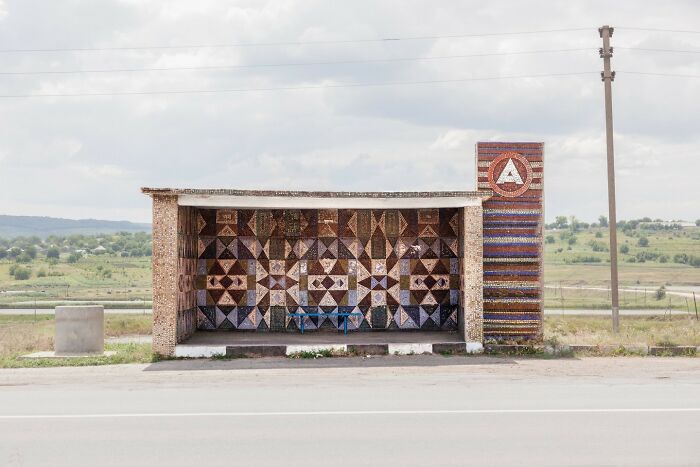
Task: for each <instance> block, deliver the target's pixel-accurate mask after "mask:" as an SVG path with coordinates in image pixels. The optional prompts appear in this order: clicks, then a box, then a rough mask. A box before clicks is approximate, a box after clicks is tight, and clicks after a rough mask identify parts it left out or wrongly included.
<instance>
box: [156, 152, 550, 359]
mask: <svg viewBox="0 0 700 467" xmlns="http://www.w3.org/2000/svg"><path fill="white" fill-rule="evenodd" d="M543 152H544V145H543V144H542V143H498V142H488V143H478V144H477V146H476V166H477V167H476V173H477V182H476V184H477V190H476V191H435V192H311V191H309V192H301V191H256V190H234V189H171V188H142V191H143V193H145V194H147V195H149V196H151V198H152V199H153V350H154V352H155V353H157V354H160V355H166V356H173V355H174V356H185V357H197V356H201V357H207V356H213V355H288V354H290V353H294V352H298V351H300V350H305V349H316V350H318V349H320V348H329V349H331V350H337V351H349V352H355V353H363V354H364V353H390V354H393V353H413V352H416V353H422V352H426V351H427V352H437V351H467V352H479V351H481V350H482V349H483V343H484V341H485V340H494V341H507V342H512V341H517V342H529V343H536V342H541V339H542V311H543V305H542V297H543V295H542V290H543V289H542V286H543V284H542V278H543V275H542V229H543V155H544V154H543ZM302 331H303V333H302Z"/></svg>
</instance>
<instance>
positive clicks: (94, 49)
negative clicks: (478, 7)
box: [0, 28, 594, 53]
mask: <svg viewBox="0 0 700 467" xmlns="http://www.w3.org/2000/svg"><path fill="white" fill-rule="evenodd" d="M592 29H594V28H567V29H543V30H537V31H511V32H489V33H480V34H471V33H470V34H447V35H430V36H404V37H383V38H376V39H341V40H312V41H285V42H239V43H231V44H190V45H147V46H129V47H74V48H36V49H0V53H34V52H101V51H109V50H160V49H165V50H167V49H204V48H226V47H271V46H281V45H316V44H353V43H368V42H396V41H421V40H436V39H459V38H469V37H493V36H516V35H525V34H550V33H558V32H573V31H590V30H592Z"/></svg>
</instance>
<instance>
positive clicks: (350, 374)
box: [0, 355, 700, 391]
mask: <svg viewBox="0 0 700 467" xmlns="http://www.w3.org/2000/svg"><path fill="white" fill-rule="evenodd" d="M416 374H420V375H424V376H427V377H432V378H435V379H436V382H439V381H440V380H441V379H443V378H449V379H454V378H458V379H464V380H465V382H475V381H477V380H482V379H499V380H504V382H507V381H508V380H520V381H522V380H533V381H536V380H541V379H551V380H555V379H560V378H563V379H570V378H576V379H587V380H599V379H609V380H611V381H612V380H629V379H634V380H638V382H639V383H640V384H643V383H644V382H651V381H658V380H660V379H665V380H668V379H673V380H676V381H679V382H680V381H685V382H689V383H700V359H698V358H682V357H678V358H655V357H644V358H634V357H631V358H630V357H626V358H605V357H596V358H580V359H579V358H573V359H552V360H548V359H537V358H511V357H490V356H475V357H465V356H453V357H443V356H438V355H416V356H403V357H396V356H387V357H373V358H370V359H368V358H361V357H349V358H332V359H319V360H290V359H286V358H259V359H240V360H223V361H219V360H173V361H163V362H158V363H152V364H134V365H109V366H98V367H63V368H32V369H28V368H23V369H4V370H0V391H1V390H2V387H3V386H5V387H7V386H11V387H16V386H25V385H27V386H35V387H44V388H50V387H53V386H75V387H85V386H93V387H94V386H105V387H119V386H129V387H132V388H133V387H137V386H149V385H153V384H157V385H161V386H164V387H188V386H201V385H207V384H214V385H217V384H234V383H235V384H237V385H241V384H246V385H247V384H256V381H258V380H259V379H260V378H262V377H264V378H271V379H273V380H275V379H277V380H279V381H280V383H283V382H284V381H285V379H286V378H290V377H291V378H297V377H300V376H303V377H304V378H305V379H306V380H307V381H310V380H316V379H317V380H319V381H328V380H329V379H333V380H335V381H336V382H342V381H343V380H347V381H353V380H355V379H356V378H371V379H377V378H379V379H381V378H389V377H399V378H400V377H411V376H415V375H416Z"/></svg>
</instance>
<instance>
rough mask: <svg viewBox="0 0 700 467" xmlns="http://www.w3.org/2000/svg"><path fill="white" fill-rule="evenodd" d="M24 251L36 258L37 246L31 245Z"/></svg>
mask: <svg viewBox="0 0 700 467" xmlns="http://www.w3.org/2000/svg"><path fill="white" fill-rule="evenodd" d="M24 252H25V253H26V254H27V256H29V257H30V258H31V259H36V247H35V246H34V245H29V246H28V247H27V248H25V249H24Z"/></svg>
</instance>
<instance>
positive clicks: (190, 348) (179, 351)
mask: <svg viewBox="0 0 700 467" xmlns="http://www.w3.org/2000/svg"><path fill="white" fill-rule="evenodd" d="M219 355H222V356H223V355H226V346H225V345H187V344H185V345H183V344H178V345H176V346H175V356H176V357H182V358H210V357H214V356H219Z"/></svg>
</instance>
